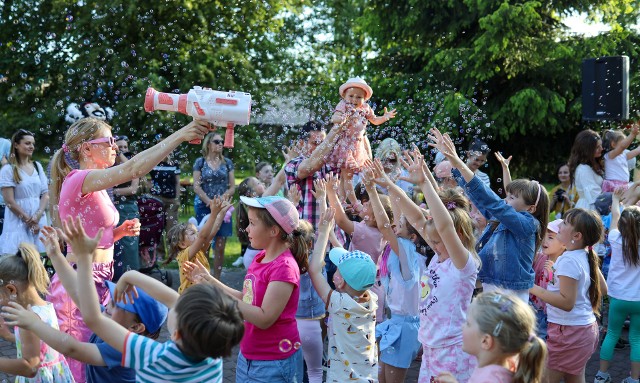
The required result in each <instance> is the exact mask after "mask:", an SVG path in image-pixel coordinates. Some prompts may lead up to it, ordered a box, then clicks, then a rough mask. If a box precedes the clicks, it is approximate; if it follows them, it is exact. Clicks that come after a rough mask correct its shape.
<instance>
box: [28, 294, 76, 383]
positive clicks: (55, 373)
mask: <svg viewBox="0 0 640 383" xmlns="http://www.w3.org/2000/svg"><path fill="white" fill-rule="evenodd" d="M31 310H32V311H33V312H35V313H36V314H37V315H38V316H39V317H40V319H41V320H42V321H43V322H45V323H46V324H48V325H49V326H51V327H53V328H55V329H56V330H57V329H58V318H57V317H56V312H55V310H54V308H53V305H52V304H51V303H49V302H47V304H46V305H44V306H31ZM15 336H16V348H17V350H18V358H22V341H21V340H20V328H19V327H16V328H15ZM23 382H33V383H40V382H43V383H68V382H75V380H74V379H73V375H71V370H70V369H69V365H68V364H67V360H66V359H65V357H64V355H62V354H60V353H59V352H57V351H56V350H54V349H53V348H51V347H49V345H47V344H46V343H45V342H43V341H40V368H39V369H38V373H37V374H36V376H35V377H34V378H26V377H24V376H16V383H23Z"/></svg>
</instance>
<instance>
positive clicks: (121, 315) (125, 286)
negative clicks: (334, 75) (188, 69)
mask: <svg viewBox="0 0 640 383" xmlns="http://www.w3.org/2000/svg"><path fill="white" fill-rule="evenodd" d="M339 94H340V96H341V98H342V101H341V102H340V104H338V106H337V107H336V109H335V113H334V114H333V116H332V118H331V121H332V123H333V124H334V125H333V127H332V129H331V131H330V133H329V134H328V135H325V133H324V131H323V129H322V128H321V127H320V126H319V125H318V124H314V123H312V124H307V125H306V126H305V134H306V136H305V138H306V141H304V142H303V145H297V146H296V147H297V148H298V149H297V150H296V151H292V152H290V153H288V154H290V155H289V156H288V157H287V164H286V165H285V166H284V167H283V168H282V170H280V172H278V174H277V175H276V177H269V182H270V184H269V185H267V186H266V187H265V185H264V184H263V181H262V180H261V179H258V178H255V177H249V178H247V179H246V180H244V181H243V182H242V183H241V184H240V187H239V188H238V192H239V193H240V202H239V205H238V207H237V210H236V215H237V220H236V222H237V224H238V227H237V230H238V236H239V238H240V240H241V243H242V246H243V260H244V264H245V266H246V268H247V273H246V276H245V279H244V282H243V285H242V290H241V291H240V290H236V289H234V288H232V287H229V286H227V285H225V284H224V283H223V282H222V281H221V280H220V278H218V275H219V273H215V272H212V270H211V269H210V265H209V260H208V257H207V254H208V252H209V251H210V246H211V243H212V240H213V238H214V236H215V234H216V232H218V230H219V229H220V227H221V225H223V223H224V222H229V220H228V217H229V216H230V214H231V211H232V205H231V200H230V197H229V196H223V197H215V198H213V199H211V202H210V203H209V206H208V208H209V210H210V213H211V214H210V216H209V217H208V218H205V219H204V220H203V221H202V222H201V224H200V227H197V226H196V225H194V224H193V223H181V224H178V225H175V226H174V227H173V228H172V230H171V231H170V232H169V233H168V236H167V238H168V240H169V245H170V246H169V248H170V252H169V254H168V257H167V262H170V261H172V260H174V259H176V260H177V262H178V265H179V268H180V284H179V289H178V291H177V292H176V291H174V290H172V289H171V288H169V287H167V286H165V285H164V284H163V283H161V282H159V281H157V280H155V279H153V278H150V277H148V276H146V275H143V274H141V273H139V272H137V271H127V272H125V273H124V274H123V275H122V277H121V278H120V279H119V280H118V281H117V283H115V284H114V283H112V282H111V279H112V272H113V271H112V270H113V243H114V242H116V241H118V240H119V239H120V238H122V237H124V236H135V235H138V234H139V231H140V224H139V222H137V221H135V220H132V221H125V223H124V224H123V225H122V226H117V222H118V213H117V210H116V209H115V208H114V207H113V204H112V203H111V202H110V201H109V197H108V195H107V193H106V191H105V189H106V188H108V187H110V186H113V185H117V184H121V183H123V182H126V181H127V180H130V179H131V178H133V177H134V176H139V175H140V174H144V173H146V172H149V171H150V170H151V169H152V168H153V167H154V166H155V164H157V163H159V162H160V161H161V160H162V159H163V158H165V157H166V156H167V155H168V153H170V152H171V151H172V150H173V149H175V147H177V145H179V144H180V143H181V142H184V141H190V140H193V139H201V138H202V137H203V135H204V134H205V133H206V131H207V127H206V126H204V125H203V124H202V123H200V122H197V121H196V122H192V123H190V124H189V125H187V126H185V127H184V128H182V129H180V130H179V131H177V132H176V133H174V134H172V135H171V136H169V137H168V138H167V139H166V140H165V141H163V142H162V143H161V144H158V145H156V147H154V148H151V149H148V150H147V151H144V152H142V153H140V154H139V155H137V156H135V157H133V158H132V159H131V160H130V161H127V162H125V163H123V164H121V165H117V166H115V167H113V162H114V159H115V141H114V139H113V137H112V136H111V131H110V127H109V126H108V125H107V124H106V123H104V122H103V121H99V120H95V119H91V118H88V119H84V120H80V121H78V122H76V123H74V124H73V125H72V126H71V127H70V128H69V132H68V133H67V135H66V136H65V144H64V145H63V148H62V149H61V150H60V151H58V152H57V153H56V155H55V156H54V159H53V161H52V163H53V167H52V179H53V181H52V186H51V195H52V200H53V205H54V206H53V207H54V208H53V209H52V216H53V217H54V219H53V222H54V225H53V226H44V227H43V228H42V229H41V230H40V233H39V237H40V238H39V241H41V242H40V245H41V246H44V248H45V249H46V253H47V256H48V258H49V259H50V260H51V264H52V265H53V267H54V268H55V271H56V274H55V277H54V279H53V280H52V281H51V282H50V281H49V276H48V274H47V271H46V270H45V268H44V266H43V264H42V262H41V260H40V255H39V254H38V251H37V249H36V247H35V245H36V244H34V243H31V244H30V243H23V244H21V245H20V246H19V248H18V251H17V252H16V253H15V254H8V255H4V256H2V257H1V258H0V300H1V302H0V303H1V304H2V306H3V309H2V314H1V317H2V319H3V322H2V323H1V324H0V336H1V337H2V338H4V339H6V340H8V341H11V342H15V343H16V349H17V357H16V358H15V359H0V371H4V372H6V373H9V374H13V375H16V376H18V379H17V381H33V382H85V381H86V382H133V381H136V382H165V381H174V382H183V381H192V382H220V381H222V371H223V370H222V358H223V357H225V356H229V355H230V353H231V352H232V349H233V348H234V347H235V346H236V345H238V344H239V349H240V351H239V354H238V357H237V364H236V371H235V379H236V382H302V381H303V379H305V375H306V378H307V379H308V381H309V382H311V383H317V382H322V381H327V382H346V381H360V382H378V381H379V382H384V383H387V382H404V381H405V379H406V374H407V370H408V368H409V367H410V365H411V363H412V362H413V361H414V360H416V358H421V366H420V374H419V382H421V383H423V382H424V383H427V382H428V383H430V382H441V383H449V382H462V383H464V382H471V383H479V382H487V383H488V382H517V383H525V382H527V383H536V382H543V381H544V382H550V383H555V382H560V381H564V382H581V381H582V382H583V381H584V380H585V368H586V364H587V361H588V360H589V358H590V357H591V356H592V354H593V353H594V352H595V351H596V350H597V348H598V345H599V337H600V327H599V322H598V320H599V317H601V312H600V311H601V307H602V304H603V298H604V297H605V296H608V308H609V312H608V326H607V331H606V337H605V338H604V342H603V343H602V346H601V350H600V368H599V371H598V372H597V375H596V377H595V382H596V383H606V382H611V376H610V375H609V372H608V371H609V368H610V367H611V366H610V364H611V360H612V356H613V349H614V347H615V345H616V343H617V342H618V339H619V338H620V333H621V329H622V327H623V324H624V322H625V320H626V319H627V318H630V330H629V341H630V343H631V371H630V376H629V377H628V378H627V379H625V381H624V382H625V383H638V378H639V377H640V295H639V294H640V293H639V292H640V282H639V281H640V278H638V277H639V276H640V255H639V254H640V253H639V241H640V209H639V208H638V207H637V206H636V205H635V204H636V203H637V202H638V200H639V199H640V190H639V189H640V188H639V187H637V186H636V185H635V184H631V185H630V184H629V169H628V167H627V166H628V165H627V161H628V160H630V159H633V158H634V157H635V156H636V155H637V154H638V153H637V151H640V150H638V149H635V150H631V151H629V150H628V149H627V148H628V147H629V146H630V145H631V144H632V142H633V140H634V139H635V137H636V136H637V134H638V128H637V127H633V128H632V129H631V133H630V134H629V136H625V135H624V134H623V133H621V132H614V131H608V132H606V133H605V134H604V140H601V139H600V138H599V136H598V135H597V134H595V135H594V133H595V132H592V131H584V132H582V133H581V134H580V135H579V136H578V137H577V138H576V145H574V149H573V150H572V157H571V159H570V160H569V163H568V165H563V166H562V167H560V168H564V167H566V168H568V169H569V170H570V171H573V174H572V175H570V177H569V178H570V182H569V183H567V184H566V185H565V183H566V182H565V183H563V186H564V187H565V188H566V187H567V185H571V186H573V185H574V184H575V185H576V194H578V195H579V198H580V199H578V197H575V198H573V197H572V198H571V200H570V202H571V206H569V205H567V206H564V205H563V206H562V207H561V208H560V209H558V210H557V211H556V212H555V213H554V214H553V218H554V220H552V221H551V222H549V218H550V208H552V209H553V208H554V206H555V205H556V204H557V203H559V202H561V201H562V200H561V199H564V198H566V195H565V194H563V193H559V192H552V193H551V195H549V194H548V193H547V191H546V190H545V188H544V187H543V186H542V185H541V184H540V183H539V182H537V181H532V180H528V179H515V180H512V179H511V174H510V172H509V163H510V161H511V157H509V158H504V157H503V156H502V154H501V153H496V158H497V160H498V162H499V163H500V164H501V165H502V170H503V179H504V182H503V183H504V191H505V194H506V198H504V199H503V198H501V197H500V196H499V195H498V194H497V193H495V192H494V191H493V190H492V189H491V188H490V182H489V178H488V176H487V175H486V174H484V173H482V172H481V171H479V167H480V165H481V164H482V163H484V162H485V161H486V156H487V155H488V153H489V150H488V147H487V146H486V144H484V143H482V142H481V141H477V140H476V141H474V142H472V144H471V146H470V147H471V150H470V151H469V152H467V153H465V155H463V156H460V155H458V153H457V150H456V147H455V145H454V141H453V140H452V139H451V138H450V137H449V135H448V134H446V133H443V132H440V131H439V130H437V129H435V128H434V129H431V130H430V131H429V135H428V138H429V143H428V144H429V145H430V146H431V147H432V148H434V150H435V151H437V152H438V156H439V162H438V164H437V166H436V167H435V168H434V169H433V171H432V169H430V167H429V161H428V160H427V159H425V157H424V156H423V154H422V153H420V151H419V150H418V149H417V148H415V147H414V148H413V149H412V150H410V151H405V152H404V153H403V154H402V155H400V154H396V155H395V157H394V158H395V160H396V161H399V162H400V163H401V167H402V172H401V174H402V176H401V177H400V179H398V178H397V177H395V176H390V174H388V172H387V169H388V166H385V162H383V161H388V159H382V161H381V159H379V158H376V159H374V158H372V151H371V147H370V143H369V140H368V138H367V136H366V134H365V131H366V125H367V121H369V122H371V123H373V124H375V125H380V124H383V123H385V122H387V121H388V120H389V119H391V118H394V117H395V110H391V111H387V110H386V108H385V111H384V115H383V116H376V114H375V113H374V111H373V110H372V109H371V107H370V106H369V105H368V104H367V103H366V101H367V100H369V98H370V97H371V96H372V94H373V90H372V89H371V87H370V86H369V85H368V84H367V83H366V82H365V81H364V80H363V79H361V78H352V79H350V80H348V81H347V82H345V83H344V84H343V85H342V86H341V87H340V90H339ZM576 146H578V147H576ZM603 149H604V150H603ZM602 152H604V155H602ZM69 157H70V158H71V159H73V160H75V161H77V162H78V163H79V169H76V170H72V169H71V166H70V163H69V160H68V158H69ZM601 157H603V158H601ZM7 166H11V165H7ZM262 167H264V166H262ZM262 167H261V168H262ZM560 168H559V169H560ZM260 171H261V170H260ZM258 172H259V171H257V172H256V173H257V174H258ZM355 174H357V177H354V175H355ZM580 174H582V175H583V176H584V175H589V177H590V178H589V180H586V179H584V178H583V179H581V180H580V182H577V180H576V177H583V176H580ZM270 175H271V176H273V172H272V171H270ZM434 175H435V177H434ZM436 178H437V179H436ZM354 179H358V180H359V181H358V182H357V183H356V184H355V185H354ZM400 181H401V182H403V183H408V184H411V185H412V187H411V189H412V190H416V191H417V190H419V191H420V192H421V193H415V194H416V195H417V194H420V195H422V196H423V197H424V205H420V202H422V201H419V202H418V203H416V201H415V200H414V199H412V196H410V195H408V194H407V193H406V190H405V189H403V188H402V187H400V186H398V183H399V182H400ZM565 181H566V180H565ZM563 182H564V181H563ZM285 183H286V184H285ZM599 191H605V192H606V191H609V192H612V193H610V195H609V198H610V199H611V203H609V204H607V203H604V204H603V202H602V198H601V197H598V196H597V195H598V194H600V193H599ZM284 195H286V196H287V197H286V198H285V197H284ZM580 200H582V204H578V206H583V208H571V207H572V206H573V204H574V203H575V202H576V201H580ZM603 205H605V206H603ZM565 207H568V208H565ZM595 208H597V209H598V210H599V213H600V214H598V212H597V211H596V210H592V209H595ZM601 215H602V216H603V217H601ZM603 222H604V223H603ZM62 243H66V246H67V248H66V254H65V255H63V250H64V248H63V247H62V246H61V244H62ZM600 249H605V250H604V251H600ZM606 249H609V251H608V252H607V251H606ZM601 258H604V259H606V258H609V259H607V262H608V264H609V268H608V275H606V276H605V274H606V273H605V274H603V272H602V271H601V263H602V260H603V259H601ZM605 271H606V269H605ZM50 285H51V286H50ZM45 295H46V296H47V299H46V300H45V299H43V297H44V296H45ZM101 307H102V309H103V310H104V314H103V313H102V312H101ZM165 321H166V328H167V329H168V332H169V335H170V339H169V340H168V341H166V342H164V343H160V342H158V341H157V340H156V339H157V338H158V335H159V332H160V329H161V328H162V326H163V325H164V323H165ZM11 326H13V328H14V329H15V330H14V331H10V327H11ZM323 364H324V366H323ZM303 366H306V372H305V370H304V369H303ZM325 370H326V372H325Z"/></svg>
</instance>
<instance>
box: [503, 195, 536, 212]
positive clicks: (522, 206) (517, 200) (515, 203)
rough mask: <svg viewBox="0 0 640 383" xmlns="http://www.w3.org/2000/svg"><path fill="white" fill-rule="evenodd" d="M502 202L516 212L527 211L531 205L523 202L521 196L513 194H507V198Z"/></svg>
mask: <svg viewBox="0 0 640 383" xmlns="http://www.w3.org/2000/svg"><path fill="white" fill-rule="evenodd" d="M504 201H505V202H506V203H507V205H509V206H511V207H512V208H514V209H516V211H527V210H529V208H531V205H528V204H527V203H526V202H524V198H522V196H517V195H515V194H511V193H507V198H505V200H504Z"/></svg>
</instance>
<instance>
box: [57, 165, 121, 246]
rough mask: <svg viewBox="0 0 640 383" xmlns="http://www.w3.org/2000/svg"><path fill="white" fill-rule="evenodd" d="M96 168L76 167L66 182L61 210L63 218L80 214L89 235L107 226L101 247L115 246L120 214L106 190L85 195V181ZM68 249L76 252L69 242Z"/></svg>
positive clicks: (61, 193)
mask: <svg viewBox="0 0 640 383" xmlns="http://www.w3.org/2000/svg"><path fill="white" fill-rule="evenodd" d="M91 170H92V169H86V170H77V169H76V170H72V171H71V172H70V173H69V175H67V177H66V178H65V179H64V181H63V182H62V189H61V190H60V202H59V204H58V210H59V212H60V219H61V220H63V221H64V220H65V219H67V217H73V218H75V217H77V216H80V218H81V219H82V225H83V226H84V230H85V231H86V232H87V235H89V236H90V237H93V236H95V235H96V233H97V232H98V230H99V229H100V228H103V229H104V233H103V234H102V238H101V239H100V243H99V244H98V248H99V249H108V248H111V247H113V229H115V228H116V225H117V224H118V220H120V215H119V214H118V210H116V207H115V206H114V205H113V202H111V199H110V198H109V195H108V194H107V191H106V190H100V191H96V192H91V193H87V194H85V195H82V184H83V183H84V179H85V178H86V177H87V174H89V172H90V171H91ZM67 251H69V252H71V253H72V252H73V251H72V250H71V246H67Z"/></svg>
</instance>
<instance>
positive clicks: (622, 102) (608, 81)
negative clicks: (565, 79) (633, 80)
mask: <svg viewBox="0 0 640 383" xmlns="http://www.w3.org/2000/svg"><path fill="white" fill-rule="evenodd" d="M582 119H583V120H627V119H629V57H627V56H612V57H598V58H592V59H584V60H582Z"/></svg>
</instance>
